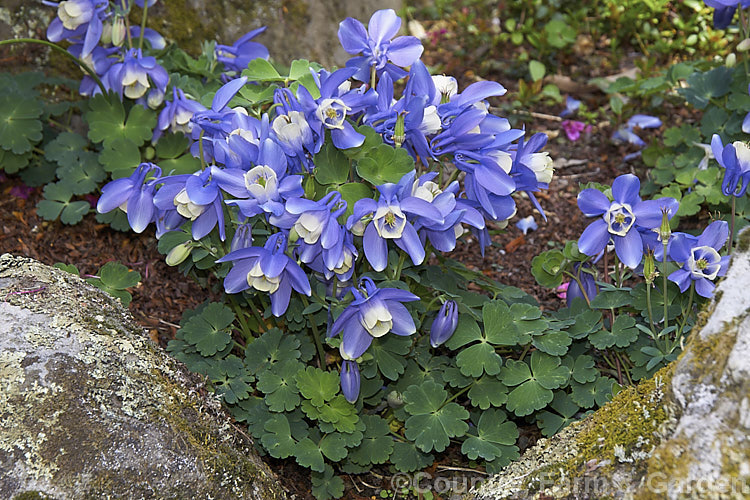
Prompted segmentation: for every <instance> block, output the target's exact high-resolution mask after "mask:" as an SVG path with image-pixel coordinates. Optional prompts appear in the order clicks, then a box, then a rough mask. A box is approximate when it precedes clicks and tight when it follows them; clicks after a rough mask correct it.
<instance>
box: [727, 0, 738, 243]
mask: <svg viewBox="0 0 750 500" xmlns="http://www.w3.org/2000/svg"><path fill="white" fill-rule="evenodd" d="M740 10H741V9H740ZM736 203H737V197H736V196H734V194H732V218H731V219H730V226H729V246H728V247H727V253H728V254H729V255H732V243H734V217H735V215H734V214H735V213H736V210H735V205H736Z"/></svg>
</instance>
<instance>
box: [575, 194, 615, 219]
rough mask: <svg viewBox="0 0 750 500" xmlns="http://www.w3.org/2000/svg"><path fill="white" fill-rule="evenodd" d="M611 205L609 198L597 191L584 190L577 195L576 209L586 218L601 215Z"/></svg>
mask: <svg viewBox="0 0 750 500" xmlns="http://www.w3.org/2000/svg"><path fill="white" fill-rule="evenodd" d="M610 205H611V203H610V201H609V198H607V196H606V195H605V194H604V193H602V192H601V191H599V190H598V189H593V188H589V189H584V190H583V191H581V192H580V193H578V208H580V209H581V212H583V215H585V216H586V217H594V216H596V215H602V214H603V213H604V212H606V211H607V210H608V209H609V206H610Z"/></svg>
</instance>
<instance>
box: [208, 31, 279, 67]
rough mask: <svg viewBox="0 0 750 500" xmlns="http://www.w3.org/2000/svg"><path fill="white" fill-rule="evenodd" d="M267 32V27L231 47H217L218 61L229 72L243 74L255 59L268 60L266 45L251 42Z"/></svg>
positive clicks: (245, 36) (247, 34)
mask: <svg viewBox="0 0 750 500" xmlns="http://www.w3.org/2000/svg"><path fill="white" fill-rule="evenodd" d="M264 31H266V27H265V26H261V27H260V28H258V29H255V30H252V31H250V32H248V33H245V34H244V35H242V36H241V37H240V38H239V39H238V40H237V41H236V42H234V43H233V44H232V45H231V46H230V45H217V46H216V49H215V50H216V60H217V61H219V62H220V63H222V64H224V67H225V68H226V70H227V71H234V72H235V73H238V74H239V73H241V72H242V70H244V69H247V65H248V64H249V63H250V61H252V60H254V59H258V58H260V59H268V49H267V48H266V46H265V45H263V44H262V43H258V42H253V41H251V40H252V39H253V38H255V37H256V36H258V35H260V34H261V33H263V32H264Z"/></svg>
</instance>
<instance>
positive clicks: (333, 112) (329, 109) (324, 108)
mask: <svg viewBox="0 0 750 500" xmlns="http://www.w3.org/2000/svg"><path fill="white" fill-rule="evenodd" d="M351 109H352V108H350V107H349V106H347V105H346V104H344V101H342V100H341V99H331V98H328V99H323V101H321V103H320V105H318V109H317V110H316V111H315V114H316V115H317V117H318V119H319V120H320V121H321V122H323V125H325V126H326V128H330V129H334V128H337V129H343V128H344V119H345V118H346V112H347V111H351Z"/></svg>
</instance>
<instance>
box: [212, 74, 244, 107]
mask: <svg viewBox="0 0 750 500" xmlns="http://www.w3.org/2000/svg"><path fill="white" fill-rule="evenodd" d="M245 83H247V77H246V76H243V77H241V78H236V79H234V80H232V81H230V82H229V83H227V84H225V85H223V86H222V87H221V88H220V89H219V90H217V91H216V95H215V96H214V100H213V101H212V102H211V109H212V110H213V111H221V110H222V109H224V107H226V105H227V104H229V101H231V100H232V97H234V96H235V94H237V92H239V90H240V89H241V88H242V87H243V86H244V85H245Z"/></svg>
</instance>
